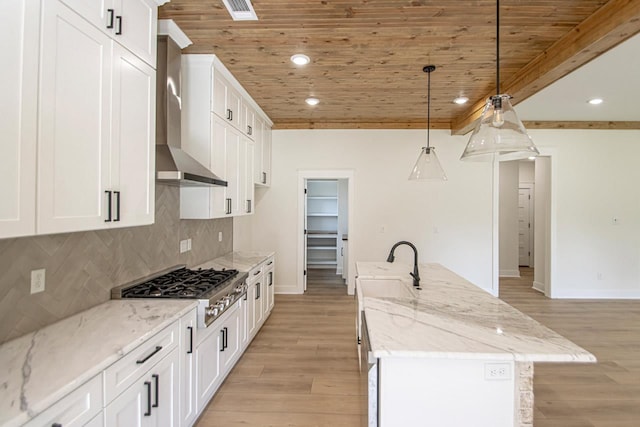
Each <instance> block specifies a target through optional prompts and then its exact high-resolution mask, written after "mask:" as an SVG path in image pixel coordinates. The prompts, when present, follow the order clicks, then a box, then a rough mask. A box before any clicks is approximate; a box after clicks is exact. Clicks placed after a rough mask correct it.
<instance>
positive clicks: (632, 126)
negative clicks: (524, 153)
mask: <svg viewBox="0 0 640 427" xmlns="http://www.w3.org/2000/svg"><path fill="white" fill-rule="evenodd" d="M523 124H524V127H526V128H527V129H591V130H593V129H600V130H637V129H640V122H607V121H604V122H587V121H584V122H580V121H564V122H556V121H543V120H534V121H524V122H523Z"/></svg>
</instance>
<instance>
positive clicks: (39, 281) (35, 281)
mask: <svg viewBox="0 0 640 427" xmlns="http://www.w3.org/2000/svg"><path fill="white" fill-rule="evenodd" d="M44 273H45V270H44V268H41V269H39V270H32V271H31V293H32V294H37V293H38V292H44V282H45V275H44Z"/></svg>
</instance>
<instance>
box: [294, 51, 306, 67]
mask: <svg viewBox="0 0 640 427" xmlns="http://www.w3.org/2000/svg"><path fill="white" fill-rule="evenodd" d="M291 62H293V63H294V64H296V65H307V64H308V63H309V62H311V59H309V57H308V56H307V55H303V54H301V53H296V54H295V55H293V56H292V57H291Z"/></svg>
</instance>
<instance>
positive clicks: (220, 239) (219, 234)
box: [218, 231, 222, 242]
mask: <svg viewBox="0 0 640 427" xmlns="http://www.w3.org/2000/svg"><path fill="white" fill-rule="evenodd" d="M218 242H222V231H218Z"/></svg>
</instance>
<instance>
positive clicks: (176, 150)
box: [156, 35, 227, 187]
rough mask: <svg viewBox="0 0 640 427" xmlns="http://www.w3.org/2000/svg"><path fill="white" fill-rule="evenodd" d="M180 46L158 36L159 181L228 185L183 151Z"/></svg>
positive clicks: (183, 184)
mask: <svg viewBox="0 0 640 427" xmlns="http://www.w3.org/2000/svg"><path fill="white" fill-rule="evenodd" d="M180 55H181V53H180V47H178V45H177V44H176V42H174V41H173V40H172V39H171V38H170V37H168V36H164V35H162V36H158V64H157V65H158V66H157V72H156V89H157V91H156V180H157V181H159V182H161V183H163V184H172V185H180V186H212V185H219V186H225V187H226V186H227V182H226V181H225V180H223V179H221V178H219V177H217V176H216V175H215V174H214V173H213V172H211V171H210V170H209V169H207V168H206V167H205V166H204V165H202V164H201V163H199V162H198V161H197V160H195V159H194V158H193V157H191V156H190V155H189V154H187V153H186V152H185V151H183V150H182V142H181V100H180V91H181V89H180V62H181V58H180Z"/></svg>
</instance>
